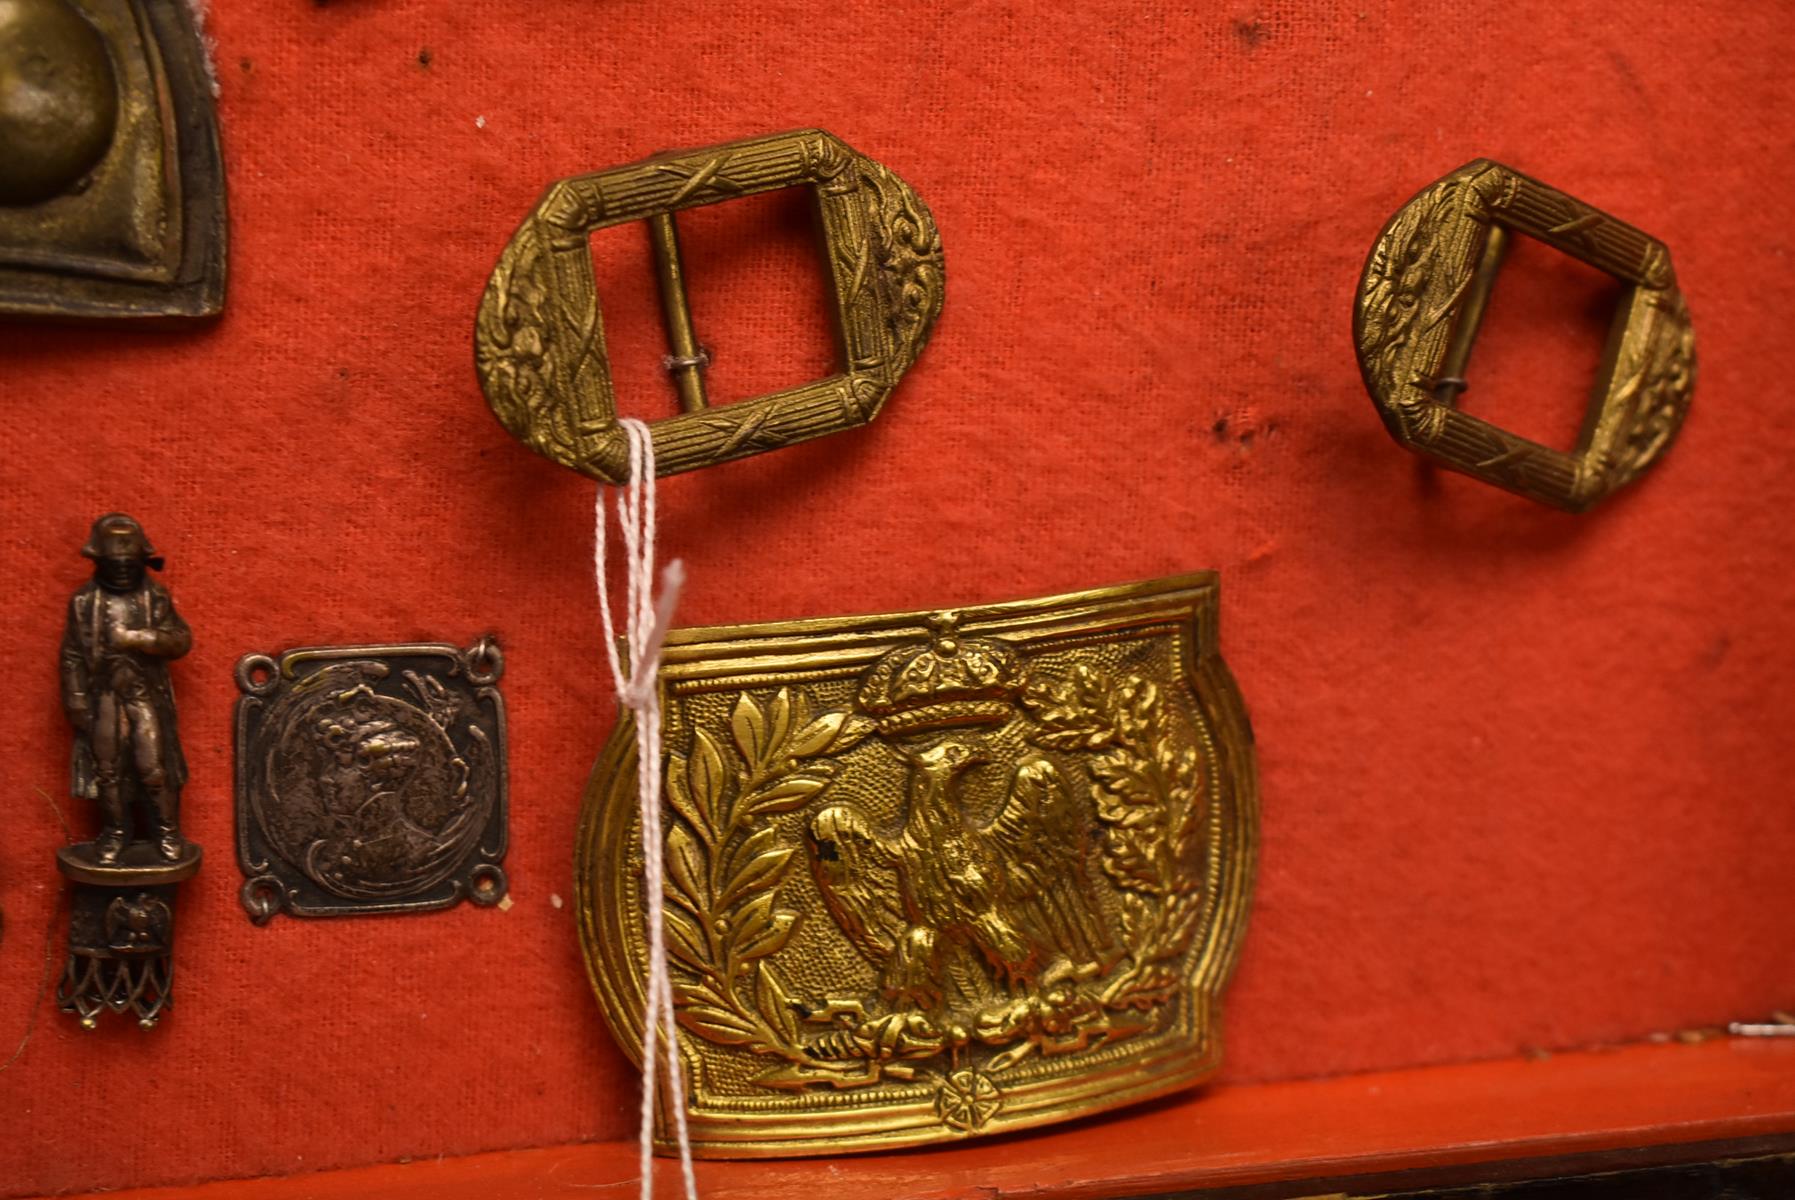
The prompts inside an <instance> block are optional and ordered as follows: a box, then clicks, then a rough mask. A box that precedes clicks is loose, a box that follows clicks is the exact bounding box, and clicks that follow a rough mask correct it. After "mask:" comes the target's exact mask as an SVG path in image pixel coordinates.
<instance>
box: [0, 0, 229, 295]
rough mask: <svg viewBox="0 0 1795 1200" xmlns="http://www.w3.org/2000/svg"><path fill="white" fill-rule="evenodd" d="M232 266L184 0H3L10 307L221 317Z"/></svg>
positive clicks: (207, 105) (1, 226)
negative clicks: (227, 254) (228, 269)
mask: <svg viewBox="0 0 1795 1200" xmlns="http://www.w3.org/2000/svg"><path fill="white" fill-rule="evenodd" d="M224 274H225V210H224V173H223V169H222V166H221V163H220V159H219V153H218V132H217V127H216V121H215V118H214V115H213V106H212V91H211V79H210V76H209V75H208V74H207V69H206V65H205V52H204V49H203V47H202V46H201V45H200V40H199V36H198V34H197V32H196V31H195V29H194V25H193V15H192V12H191V11H190V10H189V7H188V5H187V3H186V0H0V313H14V314H24V315H31V316H43V317H55V318H90V317H103V318H126V319H131V320H146V319H148V320H167V319H180V318H193V317H208V316H213V315H215V314H216V313H217V312H218V311H219V309H220V307H221V306H222V305H223V302H224Z"/></svg>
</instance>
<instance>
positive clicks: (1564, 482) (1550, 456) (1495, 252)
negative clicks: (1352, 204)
mask: <svg viewBox="0 0 1795 1200" xmlns="http://www.w3.org/2000/svg"><path fill="white" fill-rule="evenodd" d="M1511 230H1512V231H1515V232H1519V233H1524V234H1527V235H1528V236H1530V237H1534V238H1537V239H1539V240H1540V241H1542V242H1544V243H1546V244H1547V245H1548V246H1552V247H1554V248H1555V249H1557V250H1560V251H1562V252H1563V253H1565V254H1568V255H1570V256H1571V257H1572V258H1575V259H1578V260H1580V261H1582V262H1586V263H1588V264H1589V265H1590V266H1592V267H1595V268H1596V269H1597V270H1600V271H1604V272H1606V273H1607V274H1609V275H1612V276H1613V277H1614V278H1616V279H1618V280H1620V281H1621V282H1623V283H1625V284H1628V285H1629V287H1628V290H1627V293H1626V295H1625V297H1624V298H1623V299H1622V301H1621V303H1620V306H1619V309H1618V311H1617V312H1616V314H1615V320H1614V324H1613V327H1612V329H1611V331H1610V333H1609V337H1608V347H1607V351H1606V353H1605V355H1604V357H1603V361H1602V369H1601V371H1600V373H1599V375H1598V382H1597V384H1596V387H1595V392H1594V395H1593V396H1592V398H1591V401H1590V406H1589V412H1588V415H1587V416H1586V418H1585V419H1584V424H1583V432H1582V434H1581V435H1580V437H1579V438H1578V444H1577V449H1576V451H1575V452H1572V453H1566V452H1564V451H1561V450H1554V449H1552V448H1551V447H1549V446H1542V445H1540V444H1538V443H1537V442H1533V441H1529V440H1528V439H1526V438H1523V437H1518V436H1516V435H1515V434H1512V433H1510V432H1508V431H1507V430H1505V429H1501V428H1499V427H1497V426H1495V425H1492V424H1490V423H1489V422H1488V421H1483V420H1479V419H1478V418H1477V417H1474V416H1471V415H1470V414H1468V413H1464V412H1460V411H1459V410H1458V409H1457V408H1456V407H1455V405H1456V403H1457V400H1458V395H1459V393H1460V392H1462V391H1463V390H1464V388H1465V380H1464V371H1465V364H1466V363H1467V361H1469V359H1470V356H1471V345H1472V343H1473V342H1474V341H1476V338H1477V329H1478V326H1479V324H1480V323H1481V322H1482V321H1483V315H1484V311H1485V309H1486V308H1487V306H1488V304H1489V299H1490V292H1491V289H1492V288H1493V286H1494V285H1495V281H1496V275H1497V273H1498V272H1499V271H1500V269H1501V266H1502V259H1503V256H1504V254H1505V253H1506V252H1507V249H1508V244H1509V235H1510V231H1511ZM1353 337H1354V341H1355V343H1356V345H1357V349H1358V355H1359V369H1360V371H1361V372H1362V373H1363V374H1364V377H1365V386H1366V388H1367V389H1369V391H1370V392H1371V396H1372V399H1373V400H1375V401H1376V402H1377V406H1378V411H1379V412H1380V413H1381V414H1382V415H1383V418H1384V424H1385V426H1386V427H1387V428H1388V429H1389V430H1390V434H1391V436H1392V437H1394V438H1395V439H1396V440H1397V441H1398V442H1400V443H1402V444H1403V445H1404V446H1407V447H1408V448H1409V449H1411V450H1414V451H1417V452H1419V453H1421V454H1425V455H1427V456H1429V457H1430V458H1434V459H1437V460H1438V461H1440V462H1441V463H1444V464H1445V465H1446V466H1448V467H1451V468H1452V469H1453V470H1455V471H1462V472H1464V473H1465V474H1466V475H1470V476H1472V477H1473V478H1476V479H1481V480H1483V481H1484V482H1485V483H1490V484H1494V485H1495V486H1497V487H1499V488H1504V489H1506V490H1508V491H1511V492H1514V493H1516V494H1518V495H1522V496H1526V497H1528V498H1529V499H1532V500H1537V501H1539V502H1541V503H1542V504H1550V505H1553V506H1555V507H1558V508H1562V509H1567V510H1569V511H1571V512H1582V511H1583V510H1584V509H1586V508H1588V507H1590V506H1591V505H1592V504H1594V503H1596V501H1598V500H1600V499H1602V497H1604V496H1606V495H1608V494H1609V493H1611V492H1614V491H1615V490H1617V489H1619V488H1621V487H1623V486H1625V485H1626V484H1628V483H1630V482H1632V480H1633V479H1635V478H1636V477H1637V476H1638V475H1639V474H1640V473H1641V472H1642V471H1644V470H1645V469H1646V468H1647V467H1649V466H1651V465H1652V464H1653V463H1654V462H1656V461H1657V460H1658V458H1659V457H1660V456H1662V455H1663V453H1664V451H1665V450H1666V449H1667V448H1668V447H1669V446H1670V443H1671V441H1672V440H1673V439H1674V438H1675V437H1676V433H1677V430H1678V429H1679V428H1680V427H1681V426H1682V423H1683V418H1684V416H1685V415H1686V414H1687V413H1688V411H1689V399H1690V395H1691V392H1692V391H1693V389H1694V385H1695V335H1694V331H1693V329H1692V328H1691V326H1690V323H1689V309H1688V307H1687V305H1685V304H1684V302H1683V294H1682V292H1681V291H1679V290H1678V288H1677V282H1676V272H1675V271H1674V270H1672V268H1671V264H1670V251H1669V250H1667V249H1666V248H1665V246H1664V244H1663V243H1662V242H1659V241H1657V240H1655V239H1654V238H1651V237H1648V236H1647V235H1646V234H1644V233H1641V232H1640V231H1639V230H1637V229H1635V228H1633V227H1632V226H1631V225H1627V224H1625V223H1623V222H1621V221H1618V220H1616V219H1615V218H1613V217H1611V216H1609V215H1608V214H1606V213H1603V212H1598V211H1597V210H1595V209H1593V208H1590V207H1589V206H1588V205H1586V204H1584V203H1582V202H1581V201H1578V200H1574V199H1572V198H1571V197H1570V196H1567V195H1565V194H1564V193H1563V192H1560V191H1558V190H1556V189H1555V188H1551V187H1547V186H1546V185H1545V184H1543V183H1540V182H1539V181H1538V180H1535V179H1530V178H1528V177H1527V176H1525V175H1522V174H1521V173H1520V172H1518V171H1514V170H1511V169H1510V168H1508V167H1505V166H1503V165H1501V164H1500V163H1495V162H1490V161H1488V160H1487V159H1479V160H1478V161H1476V162H1473V163H1469V164H1467V165H1466V166H1463V167H1460V168H1459V169H1458V170H1456V171H1454V172H1452V174H1450V175H1448V176H1446V177H1445V178H1444V179H1441V180H1439V181H1438V182H1437V183H1434V184H1432V185H1430V186H1429V187H1428V188H1426V189H1425V190H1424V191H1422V192H1421V194H1420V195H1418V196H1416V197H1415V198H1414V199H1413V200H1411V201H1409V202H1408V204H1406V205H1404V206H1403V207H1402V209H1401V210H1400V211H1398V212H1397V214H1396V215H1395V216H1394V217H1392V218H1391V219H1390V223H1389V224H1388V225H1386V226H1385V227H1384V230H1383V233H1382V234H1381V235H1379V237H1378V240H1377V245H1376V246H1375V247H1373V249H1372V251H1371V257H1370V259H1369V261H1367V263H1366V264H1365V273H1364V276H1363V277H1362V278H1361V280H1360V283H1359V295H1358V304H1357V308H1356V311H1355V313H1354V320H1353Z"/></svg>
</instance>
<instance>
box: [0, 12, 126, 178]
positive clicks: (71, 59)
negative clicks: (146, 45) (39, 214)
mask: <svg viewBox="0 0 1795 1200" xmlns="http://www.w3.org/2000/svg"><path fill="white" fill-rule="evenodd" d="M117 124H118V79H117V77H116V76H115V75H114V74H113V72H112V59H111V58H110V57H109V56H108V55H107V53H106V43H105V41H104V40H103V39H102V38H101V37H100V31H99V30H97V29H95V28H94V27H93V25H92V24H90V23H89V22H88V21H87V20H86V19H85V18H84V17H82V16H81V14H80V13H79V12H77V11H75V9H74V7H73V6H72V5H70V4H69V3H68V0H0V164H5V165H4V166H0V204H34V203H36V202H37V201H39V200H48V199H49V198H50V197H51V196H54V195H57V194H58V193H60V192H63V191H66V190H68V188H69V187H71V186H72V185H73V184H74V183H75V181H76V180H78V179H80V178H81V176H82V175H84V174H86V173H87V171H88V170H89V169H90V168H91V167H92V166H93V165H94V164H95V163H96V162H98V161H99V160H100V156H101V155H102V154H104V153H106V148H107V147H108V146H110V145H111V144H112V133H113V130H114V129H115V128H116V127H117Z"/></svg>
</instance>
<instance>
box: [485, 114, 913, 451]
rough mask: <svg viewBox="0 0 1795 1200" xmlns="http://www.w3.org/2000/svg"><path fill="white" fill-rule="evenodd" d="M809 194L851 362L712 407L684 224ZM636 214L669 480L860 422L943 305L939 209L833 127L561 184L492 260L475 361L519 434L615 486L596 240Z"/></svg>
mask: <svg viewBox="0 0 1795 1200" xmlns="http://www.w3.org/2000/svg"><path fill="white" fill-rule="evenodd" d="M798 186H806V187H809V188H810V190H811V194H812V195H813V197H814V198H815V202H816V214H817V220H818V224H819V226H820V229H821V233H822V244H823V257H824V264H825V268H826V270H827V273H828V277H829V282H830V295H831V299H832V301H833V307H834V310H835V322H836V333H837V340H838V341H839V343H840V345H841V353H842V360H841V363H840V369H839V370H838V371H837V372H836V373H835V374H833V375H830V376H829V377H827V378H825V379H820V380H816V381H813V382H810V383H804V384H800V385H798V386H796V387H792V388H787V389H785V390H783V391H779V392H773V393H770V394H768V395H764V396H756V397H754V398H752V399H748V400H742V401H740V402H737V403H733V404H726V405H722V406H720V407H716V408H712V407H710V397H709V395H708V393H707V392H706V390H705V383H704V369H705V367H706V366H707V365H708V364H709V362H710V359H711V354H712V351H711V349H710V348H709V347H707V346H705V345H704V344H703V343H702V342H700V341H699V334H698V330H697V328H696V325H695V324H694V322H693V317H692V312H691V308H690V306H689V305H688V303H687V299H686V282H685V280H686V270H685V265H684V262H683V260H682V259H681V256H680V244H679V231H678V229H677V227H676V225H675V218H674V214H675V213H677V212H679V211H680V210H682V209H688V208H697V207H700V206H702V205H706V204H717V203H720V202H722V201H725V200H734V199H737V198H740V197H743V196H751V195H754V194H755V193H758V192H767V191H772V190H774V189H777V188H788V187H798ZM632 221H639V222H642V223H643V224H644V225H645V226H646V227H647V231H648V238H649V246H650V248H651V250H652V251H653V254H654V261H655V268H656V276H657V279H658V281H659V283H660V289H661V308H662V315H663V317H664V321H665V324H666V328H667V340H668V348H669V350H670V351H671V353H669V354H668V355H667V356H666V357H665V358H664V359H663V364H664V365H665V367H666V369H667V373H668V377H669V378H670V380H671V381H672V383H673V385H674V388H675V390H676V391H677V392H678V396H679V404H680V408H681V410H682V411H681V412H680V413H679V414H678V415H675V416H669V417H665V418H663V419H661V420H659V421H655V422H653V431H654V453H655V467H656V472H657V474H661V475H674V474H678V473H679V472H681V471H691V470H695V469H696V468H699V467H707V466H711V465H713V464H715V463H721V462H728V461H730V460H732V459H737V458H744V457H746V456H748V455H751V454H759V453H761V452H762V451H764V450H774V449H778V448H779V447H781V446H789V445H792V444H794V443H796V442H802V441H806V440H808V439H810V438H815V437H822V436H823V435H824V434H830V433H836V432H839V431H840V430H844V429H850V428H853V427H854V426H857V425H864V424H865V423H866V422H868V421H870V420H872V419H873V418H874V417H875V416H877V415H878V413H879V409H880V408H881V407H882V406H883V405H884V403H885V400H886V397H888V396H889V395H890V394H891V391H892V389H893V388H894V387H896V386H897V382H898V378H899V376H901V375H903V373H904V372H905V371H906V370H907V369H908V368H909V366H910V364H911V363H913V362H915V361H916V357H917V355H919V354H921V353H922V348H923V346H924V345H925V344H927V342H928V339H929V331H930V330H931V329H932V328H933V326H934V324H935V318H936V317H937V316H938V315H939V314H940V312H941V301H942V294H943V292H942V289H943V286H944V277H943V267H942V258H941V235H940V232H939V231H938V230H937V229H936V228H935V219H934V218H933V217H932V216H930V215H929V210H928V207H927V206H926V205H925V204H923V202H922V199H921V198H920V197H919V196H917V194H916V193H915V192H914V191H912V190H911V188H910V186H909V185H908V184H906V183H905V182H904V181H903V180H902V179H899V178H898V177H897V176H896V175H895V174H893V173H892V172H891V171H890V170H888V169H887V168H886V167H884V166H882V165H880V164H879V163H876V162H874V161H873V160H872V159H870V158H867V157H866V156H865V155H863V154H859V153H856V152H855V151H854V150H853V149H852V148H851V147H849V146H848V145H847V144H846V143H844V142H842V141H841V140H840V139H839V138H836V137H834V136H833V135H831V134H828V133H824V132H823V131H822V130H819V129H803V130H798V131H796V132H793V133H780V134H774V135H772V136H770V137H760V138H752V139H748V140H745V141H739V142H729V143H727V144H725V145H721V146H711V147H708V148H706V149H703V150H687V151H680V152H676V153H669V154H662V155H659V156H657V157H654V158H651V159H648V160H647V161H645V162H639V163H632V164H630V165H629V166H623V167H613V168H611V169H610V170H606V171H599V172H597V173H596V174H592V175H578V176H575V177H573V178H571V179H563V180H561V181H560V182H558V183H556V184H554V185H553V186H552V187H550V188H549V189H548V191H547V193H546V194H544V195H543V197H542V199H541V200H540V201H539V202H538V203H537V205H536V208H535V211H533V212H532V213H531V214H530V215H529V217H527V218H526V219H525V220H524V223H523V225H522V226H520V227H519V228H518V231H517V233H516V234H514V235H513V236H512V238H511V242H510V244H509V245H507V246H506V247H505V250H504V252H503V253H502V254H500V256H499V262H498V266H496V267H495V268H493V273H492V278H491V279H490V280H489V281H488V283H487V285H486V292H485V294H484V295H483V296H482V297H481V298H480V310H479V313H478V315H477V317H476V318H475V325H474V361H475V369H476V371H477V372H478V374H479V376H480V386H481V387H482V388H483V389H484V390H485V392H486V399H487V402H488V403H489V404H491V405H492V410H493V412H494V413H496V414H497V415H498V418H499V420H500V421H501V422H502V423H503V424H504V426H505V428H506V429H508V430H510V431H511V433H512V435H513V436H515V437H516V438H518V439H519V440H520V441H522V442H523V443H524V444H525V445H527V446H529V447H530V448H531V449H532V450H535V451H536V452H537V453H539V454H542V455H545V456H546V457H548V458H550V459H553V460H554V461H555V462H558V463H560V464H561V465H563V466H567V467H572V468H574V469H575V470H577V471H582V472H584V473H585V474H588V475H591V476H594V477H595V478H598V479H602V480H604V481H605V482H607V483H615V484H621V483H624V482H625V481H626V480H627V478H628V475H629V450H628V445H627V440H626V437H625V434H624V431H623V427H622V426H621V425H619V424H618V422H617V402H616V397H615V394H614V392H613V389H612V386H611V365H610V356H609V352H608V351H607V350H606V348H605V327H604V316H603V314H602V312H601V311H600V309H599V297H598V290H597V284H596V281H595V278H594V274H593V266H592V250H591V247H590V245H589V244H588V240H587V239H588V237H589V236H590V235H591V234H592V233H593V232H594V231H596V230H599V229H604V228H607V227H609V226H612V225H621V224H625V223H628V222H632ZM722 352H724V353H727V350H726V349H725V350H724V351H722Z"/></svg>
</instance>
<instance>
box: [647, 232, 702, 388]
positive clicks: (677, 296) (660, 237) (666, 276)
mask: <svg viewBox="0 0 1795 1200" xmlns="http://www.w3.org/2000/svg"><path fill="white" fill-rule="evenodd" d="M643 224H645V225H647V226H648V244H649V246H650V248H652V249H653V250H654V273H655V277H656V278H657V279H659V280H660V284H661V320H662V321H663V322H664V323H665V324H666V326H667V347H668V349H669V350H670V351H671V353H670V354H668V355H667V357H666V358H665V359H663V360H662V361H663V362H664V363H665V364H666V367H667V373H668V374H669V375H671V376H672V377H673V386H674V387H676V388H678V389H679V409H680V411H681V412H697V411H699V410H700V409H703V408H709V407H710V398H709V397H708V396H706V395H705V391H704V368H705V367H706V366H707V365H708V364H709V363H710V353H709V352H708V351H707V350H706V349H705V348H704V347H703V346H700V345H699V344H698V333H697V331H696V330H695V329H694V328H693V327H692V305H691V302H690V301H689V300H688V299H687V298H686V263H685V259H684V258H683V257H682V256H681V254H680V251H679V227H678V226H677V225H675V224H674V223H673V214H672V213H670V212H663V213H656V214H654V215H653V216H651V217H649V218H648V219H647V220H646V221H644V222H643Z"/></svg>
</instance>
